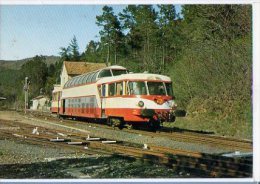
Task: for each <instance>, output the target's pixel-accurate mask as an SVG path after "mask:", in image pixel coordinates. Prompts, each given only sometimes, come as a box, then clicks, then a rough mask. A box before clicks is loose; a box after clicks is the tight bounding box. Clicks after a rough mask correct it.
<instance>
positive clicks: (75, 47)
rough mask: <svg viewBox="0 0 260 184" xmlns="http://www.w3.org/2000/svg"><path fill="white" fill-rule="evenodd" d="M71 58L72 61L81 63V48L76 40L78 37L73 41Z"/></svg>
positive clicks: (74, 37) (71, 43)
mask: <svg viewBox="0 0 260 184" xmlns="http://www.w3.org/2000/svg"><path fill="white" fill-rule="evenodd" d="M69 47H70V50H71V53H70V58H71V60H72V61H79V60H80V54H79V46H78V42H77V39H76V36H75V35H74V36H73V39H72V40H71V42H70V45H69Z"/></svg>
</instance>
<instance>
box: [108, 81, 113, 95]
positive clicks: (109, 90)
mask: <svg viewBox="0 0 260 184" xmlns="http://www.w3.org/2000/svg"><path fill="white" fill-rule="evenodd" d="M108 95H109V96H115V83H112V84H109V85H108Z"/></svg>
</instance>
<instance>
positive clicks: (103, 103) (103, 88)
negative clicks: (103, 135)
mask: <svg viewBox="0 0 260 184" xmlns="http://www.w3.org/2000/svg"><path fill="white" fill-rule="evenodd" d="M100 101H101V107H100V108H101V118H106V84H102V85H101V95H100Z"/></svg>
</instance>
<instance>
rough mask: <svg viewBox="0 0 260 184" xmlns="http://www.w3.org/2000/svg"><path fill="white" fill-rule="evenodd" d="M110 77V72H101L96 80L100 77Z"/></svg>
mask: <svg viewBox="0 0 260 184" xmlns="http://www.w3.org/2000/svg"><path fill="white" fill-rule="evenodd" d="M110 76H112V74H111V72H110V70H102V71H101V72H100V73H99V75H98V78H102V77H110Z"/></svg>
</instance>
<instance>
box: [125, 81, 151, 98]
mask: <svg viewBox="0 0 260 184" xmlns="http://www.w3.org/2000/svg"><path fill="white" fill-rule="evenodd" d="M128 86H129V93H130V95H147V90H146V85H145V82H143V81H142V82H139V81H138V82H131V81H129V83H128Z"/></svg>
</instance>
